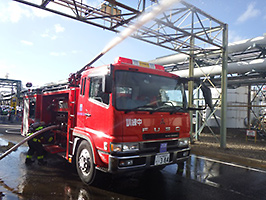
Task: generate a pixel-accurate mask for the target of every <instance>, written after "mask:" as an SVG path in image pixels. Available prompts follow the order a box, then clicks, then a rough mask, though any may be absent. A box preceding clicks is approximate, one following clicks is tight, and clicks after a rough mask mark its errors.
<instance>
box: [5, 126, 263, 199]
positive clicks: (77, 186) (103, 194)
mask: <svg viewBox="0 0 266 200" xmlns="http://www.w3.org/2000/svg"><path fill="white" fill-rule="evenodd" d="M16 128H17V127H16V126H15V125H14V126H12V127H11V126H8V125H2V124H0V153H3V151H5V149H6V147H7V146H8V145H11V143H10V142H12V143H16V142H18V141H20V140H22V139H23V138H22V137H21V136H20V135H18V134H17V133H16V131H18V129H16ZM7 129H8V130H9V131H8V132H6V130H7ZM11 129H12V130H11ZM12 131H13V132H12ZM8 142H9V143H8ZM27 150H28V148H27V145H23V146H21V147H19V148H18V149H17V150H16V151H14V152H13V153H11V154H10V155H8V156H6V157H5V158H4V159H2V160H0V199H1V200H5V199H8V200H9V199H11V200H13V199H23V200H24V199H54V200H57V199H64V200H66V199H67V200H70V199H84V200H85V199H92V200H94V199H108V200H109V199H110V200H116V199H117V200H118V199H119V200H121V199H122V200H129V199H163V200H165V199H180V200H182V199H183V200H184V199H185V200H190V199H204V200H205V199H227V200H228V199H238V200H239V199H257V200H258V199H266V190H265V187H266V172H265V171H262V170H256V169H252V168H247V167H244V166H240V165H234V164H232V163H225V162H220V161H217V160H212V159H210V158H205V157H198V156H195V155H192V156H191V157H190V159H189V160H188V161H187V163H186V164H185V166H184V172H183V173H182V174H178V173H177V171H178V170H177V169H178V167H177V165H170V166H167V167H166V168H165V169H163V170H162V171H156V170H149V171H145V172H138V173H134V174H127V175H124V176H117V177H111V176H107V175H105V176H103V177H102V180H101V184H98V185H95V186H87V185H84V184H83V183H82V182H81V181H80V179H79V177H78V175H77V174H76V172H75V170H74V169H73V167H72V166H71V165H70V164H68V163H67V162H66V161H65V160H64V159H61V158H59V157H57V156H55V155H48V157H47V161H48V164H47V165H46V166H39V165H38V164H37V162H36V163H34V164H33V165H31V166H26V165H25V164H24V161H25V157H26V153H27Z"/></svg>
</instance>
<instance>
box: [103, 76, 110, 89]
mask: <svg viewBox="0 0 266 200" xmlns="http://www.w3.org/2000/svg"><path fill="white" fill-rule="evenodd" d="M102 86H103V88H102V90H103V92H105V93H112V78H111V76H110V75H106V76H104V77H103V84H102Z"/></svg>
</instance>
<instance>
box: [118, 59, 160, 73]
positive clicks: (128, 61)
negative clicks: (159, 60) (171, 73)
mask: <svg viewBox="0 0 266 200" xmlns="http://www.w3.org/2000/svg"><path fill="white" fill-rule="evenodd" d="M115 64H130V65H136V66H141V67H147V68H151V69H157V70H162V71H164V67H163V66H162V65H157V64H153V63H148V62H143V61H139V60H133V59H129V58H123V57H117V58H116V59H115Z"/></svg>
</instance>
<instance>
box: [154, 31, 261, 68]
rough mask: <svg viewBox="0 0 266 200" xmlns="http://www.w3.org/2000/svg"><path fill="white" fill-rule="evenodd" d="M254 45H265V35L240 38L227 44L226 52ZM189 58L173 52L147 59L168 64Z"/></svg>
mask: <svg viewBox="0 0 266 200" xmlns="http://www.w3.org/2000/svg"><path fill="white" fill-rule="evenodd" d="M256 45H266V35H264V36H259V37H256V38H252V39H246V40H241V41H238V42H233V43H229V44H228V54H230V53H235V52H244V51H246V50H248V49H250V48H254V47H256ZM188 59H189V56H188V55H186V54H174V55H170V56H164V57H161V58H157V59H154V60H151V61H149V62H150V63H154V64H158V65H169V64H176V63H178V62H184V61H187V60H188Z"/></svg>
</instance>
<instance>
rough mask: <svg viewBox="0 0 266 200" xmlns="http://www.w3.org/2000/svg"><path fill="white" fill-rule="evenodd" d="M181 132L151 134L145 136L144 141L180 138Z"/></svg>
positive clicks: (143, 136)
mask: <svg viewBox="0 0 266 200" xmlns="http://www.w3.org/2000/svg"><path fill="white" fill-rule="evenodd" d="M178 137H179V132H177V133H150V134H143V135H142V138H143V140H155V139H168V138H178Z"/></svg>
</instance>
